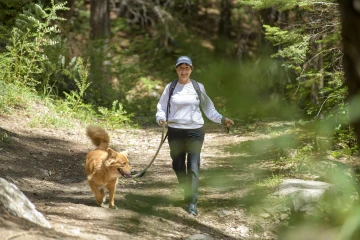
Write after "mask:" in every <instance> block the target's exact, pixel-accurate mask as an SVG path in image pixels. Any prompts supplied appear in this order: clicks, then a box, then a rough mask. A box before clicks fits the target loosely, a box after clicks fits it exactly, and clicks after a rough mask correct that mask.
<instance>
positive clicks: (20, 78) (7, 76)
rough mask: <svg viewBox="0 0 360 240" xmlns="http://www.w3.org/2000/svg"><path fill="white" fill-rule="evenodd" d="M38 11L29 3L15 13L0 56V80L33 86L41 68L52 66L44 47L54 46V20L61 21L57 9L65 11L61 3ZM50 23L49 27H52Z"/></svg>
mask: <svg viewBox="0 0 360 240" xmlns="http://www.w3.org/2000/svg"><path fill="white" fill-rule="evenodd" d="M51 4H52V7H50V8H46V9H42V7H41V6H40V5H38V4H33V5H31V7H30V8H29V9H26V10H24V11H23V13H22V14H19V16H18V17H17V19H16V21H15V26H14V27H13V29H12V30H11V34H10V39H9V41H8V42H9V44H8V45H7V46H6V50H7V51H6V52H4V53H1V54H0V59H1V60H0V78H1V79H4V81H5V82H8V83H15V84H24V85H29V86H31V87H34V86H36V85H38V84H39V83H40V81H39V80H37V79H38V78H39V74H41V73H43V72H44V66H45V65H49V64H52V63H51V62H50V61H49V59H48V56H47V54H46V51H45V50H46V48H47V47H51V46H53V45H56V44H58V41H57V40H56V39H55V37H54V35H55V34H58V33H59V32H60V29H59V27H58V26H57V25H56V24H53V23H54V22H55V21H62V20H65V19H63V18H60V17H58V16H57V15H56V12H57V11H59V10H68V8H66V7H65V3H58V4H54V0H52V1H51ZM52 24H53V25H52Z"/></svg>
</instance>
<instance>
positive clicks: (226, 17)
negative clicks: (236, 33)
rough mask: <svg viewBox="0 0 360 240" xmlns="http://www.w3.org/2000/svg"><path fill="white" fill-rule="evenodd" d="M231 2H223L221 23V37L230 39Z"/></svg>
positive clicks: (224, 0) (223, 0)
mask: <svg viewBox="0 0 360 240" xmlns="http://www.w3.org/2000/svg"><path fill="white" fill-rule="evenodd" d="M231 2H232V1H231V0H222V1H221V13H220V21H219V32H218V34H219V36H225V37H228V38H230V36H231V9H232V3H231Z"/></svg>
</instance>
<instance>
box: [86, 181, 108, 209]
mask: <svg viewBox="0 0 360 240" xmlns="http://www.w3.org/2000/svg"><path fill="white" fill-rule="evenodd" d="M89 186H90V188H91V191H92V192H93V193H94V195H95V199H96V203H97V204H99V205H101V204H102V203H103V202H104V200H105V192H104V189H102V190H101V191H100V190H99V188H98V186H97V185H96V184H95V183H94V182H92V181H89Z"/></svg>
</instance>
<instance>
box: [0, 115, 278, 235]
mask: <svg viewBox="0 0 360 240" xmlns="http://www.w3.org/2000/svg"><path fill="white" fill-rule="evenodd" d="M28 121H29V120H27V119H26V118H24V117H21V116H12V117H9V116H0V131H2V132H5V133H6V134H7V136H9V138H8V140H9V142H8V143H4V142H0V144H1V145H0V177H3V178H5V179H7V180H8V181H10V182H12V183H14V184H15V185H16V186H18V187H19V189H20V190H21V191H23V192H24V194H25V195H26V196H27V197H28V198H29V199H30V200H31V201H32V202H33V203H34V205H35V206H36V209H37V210H38V211H40V212H41V213H43V214H44V216H45V217H46V218H47V219H48V221H49V222H50V224H51V225H52V227H53V228H52V229H43V228H39V227H36V226H34V225H32V224H30V223H27V222H26V221H23V220H21V219H17V218H15V217H12V216H9V215H3V216H0V236H1V235H3V236H7V237H8V238H10V237H9V236H12V238H11V239H187V238H189V237H190V236H192V235H194V234H206V235H209V236H211V237H212V238H214V239H275V237H274V233H273V232H272V224H273V223H272V221H271V220H266V219H261V218H259V217H257V216H254V215H253V214H250V213H249V210H248V209H249V206H248V205H247V204H248V201H249V199H250V198H249V197H248V193H249V191H250V190H251V186H252V184H254V183H255V182H256V181H258V179H257V177H256V171H255V169H258V165H257V166H254V163H253V162H252V161H250V159H252V158H251V157H249V156H246V155H245V154H244V153H241V152H238V151H234V146H239V145H240V144H243V143H245V142H246V141H251V140H253V139H255V138H258V137H260V136H256V135H254V134H252V135H249V134H246V133H245V132H244V131H242V130H241V129H240V127H235V128H234V130H235V133H234V132H233V133H231V134H226V133H225V132H223V131H222V129H221V128H220V127H219V126H218V125H212V124H210V125H208V127H207V128H206V136H205V144H204V147H203V152H202V159H201V173H200V178H201V180H200V184H201V185H200V197H199V203H198V210H199V216H198V217H193V216H190V215H188V214H187V212H186V206H185V205H183V203H182V201H181V200H182V195H181V191H180V189H179V188H178V186H177V180H176V177H175V174H174V173H173V171H172V169H171V162H170V158H169V148H168V145H167V143H165V144H164V145H163V147H162V149H161V150H160V152H159V155H158V157H157V159H156V160H155V163H154V164H153V166H152V167H151V168H150V169H149V170H148V172H147V173H146V174H145V176H144V177H142V178H139V179H119V185H118V187H117V194H116V196H115V204H116V206H117V209H116V210H112V209H109V208H108V206H107V203H105V205H104V206H102V207H99V206H97V205H96V204H95V200H94V197H93V195H92V193H91V191H90V189H89V187H88V185H87V182H86V175H85V171H84V161H85V155H86V153H87V152H88V151H89V150H90V149H93V148H94V146H92V145H91V142H90V141H89V140H88V139H87V137H86V136H85V130H84V126H80V125H79V126H78V127H77V128H76V129H72V130H59V129H43V128H30V127H28ZM109 133H110V136H111V146H112V147H113V148H115V149H116V150H128V152H129V159H130V161H131V164H132V166H133V167H134V168H135V169H137V170H141V169H142V168H143V167H145V166H146V165H147V164H148V162H149V161H150V160H151V158H152V157H153V155H154V154H155V151H156V150H157V147H158V144H159V141H160V137H161V128H160V127H155V126H154V127H153V128H146V129H140V130H127V129H122V130H117V131H112V132H109ZM240 133H241V134H240ZM258 170H259V169H258Z"/></svg>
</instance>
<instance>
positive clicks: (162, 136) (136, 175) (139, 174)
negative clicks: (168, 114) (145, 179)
mask: <svg viewBox="0 0 360 240" xmlns="http://www.w3.org/2000/svg"><path fill="white" fill-rule="evenodd" d="M162 127H163V129H162V134H161V141H160V144H159V147H158V149H157V151H156V153H155V155H154V157H153V158H152V159H151V161H150V163H149V164H148V165H147V166H146V167H145V168H144V169H143V170H141V172H139V173H135V174H134V175H132V177H133V178H137V177H142V176H144V174H145V172H146V171H147V170H148V168H149V167H150V166H151V165H152V164H153V162H154V161H155V158H156V156H157V155H158V153H159V151H160V148H161V146H162V145H163V143H164V142H165V140H166V138H167V136H168V133H167V132H166V135H165V124H163V126H162ZM164 135H165V137H164Z"/></svg>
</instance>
